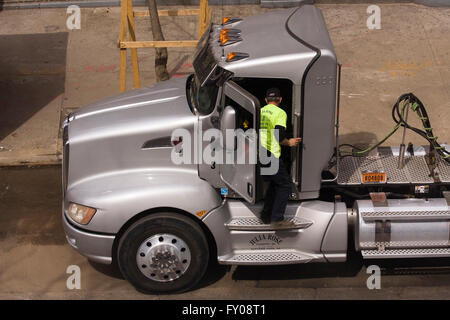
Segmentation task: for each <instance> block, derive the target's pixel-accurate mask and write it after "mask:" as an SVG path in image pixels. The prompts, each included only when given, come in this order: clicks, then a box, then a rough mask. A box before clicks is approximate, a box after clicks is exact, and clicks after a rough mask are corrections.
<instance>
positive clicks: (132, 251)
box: [118, 213, 209, 293]
mask: <svg viewBox="0 0 450 320" xmlns="http://www.w3.org/2000/svg"><path fill="white" fill-rule="evenodd" d="M208 261H209V249H208V242H207V240H206V237H205V235H204V233H203V230H202V229H201V228H200V226H199V225H198V224H196V223H195V222H194V221H192V220H191V219H189V218H187V217H185V216H182V215H179V214H172V213H157V214H152V215H150V216H148V217H145V218H143V219H141V220H139V221H137V222H135V223H134V224H133V225H132V226H131V227H130V228H128V230H127V231H126V232H125V233H124V235H123V236H122V238H121V240H120V242H119V247H118V262H119V267H120V270H121V272H122V274H123V276H124V277H125V278H126V279H127V280H128V281H129V282H131V284H132V285H133V286H134V287H135V288H136V289H138V290H140V291H143V292H147V293H174V292H183V291H186V290H189V289H191V288H192V287H194V286H195V285H196V284H197V283H198V282H199V281H200V279H201V278H202V277H203V275H204V274H205V271H206V269H207V266H208Z"/></svg>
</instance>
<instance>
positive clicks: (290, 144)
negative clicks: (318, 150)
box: [281, 138, 302, 147]
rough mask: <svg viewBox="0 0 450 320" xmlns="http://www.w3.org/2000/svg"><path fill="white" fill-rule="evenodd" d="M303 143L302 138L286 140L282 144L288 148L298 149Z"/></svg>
mask: <svg viewBox="0 0 450 320" xmlns="http://www.w3.org/2000/svg"><path fill="white" fill-rule="evenodd" d="M300 142H302V138H291V139H284V140H283V142H282V143H281V144H282V145H283V146H287V147H296V146H298V145H299V144H300Z"/></svg>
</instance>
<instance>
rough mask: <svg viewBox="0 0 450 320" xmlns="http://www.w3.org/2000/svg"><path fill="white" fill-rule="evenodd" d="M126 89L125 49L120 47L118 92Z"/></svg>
mask: <svg viewBox="0 0 450 320" xmlns="http://www.w3.org/2000/svg"><path fill="white" fill-rule="evenodd" d="M126 89H127V49H120V92H125V90H126Z"/></svg>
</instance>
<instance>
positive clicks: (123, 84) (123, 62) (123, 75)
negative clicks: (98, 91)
mask: <svg viewBox="0 0 450 320" xmlns="http://www.w3.org/2000/svg"><path fill="white" fill-rule="evenodd" d="M127 7H128V2H127V0H122V3H121V12H120V35H119V46H120V43H121V41H124V40H125V39H126V35H127V11H128V10H127ZM126 89H127V50H126V49H125V48H124V49H120V92H125V90H126Z"/></svg>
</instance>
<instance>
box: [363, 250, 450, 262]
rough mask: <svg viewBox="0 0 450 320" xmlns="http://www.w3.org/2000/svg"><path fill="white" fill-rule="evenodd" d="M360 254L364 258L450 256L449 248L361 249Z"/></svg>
mask: <svg viewBox="0 0 450 320" xmlns="http://www.w3.org/2000/svg"><path fill="white" fill-rule="evenodd" d="M361 254H362V256H363V258H364V259H389V258H391V259H395V258H444V257H450V248H421V249H386V250H362V251H361Z"/></svg>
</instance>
